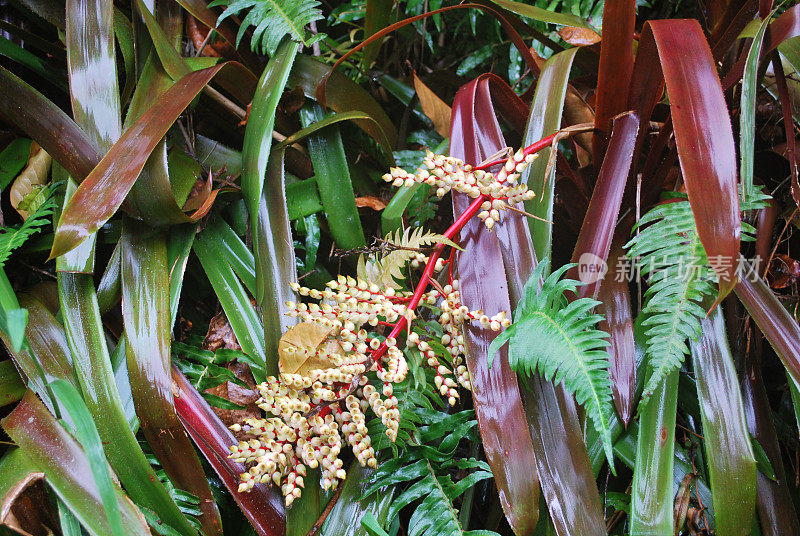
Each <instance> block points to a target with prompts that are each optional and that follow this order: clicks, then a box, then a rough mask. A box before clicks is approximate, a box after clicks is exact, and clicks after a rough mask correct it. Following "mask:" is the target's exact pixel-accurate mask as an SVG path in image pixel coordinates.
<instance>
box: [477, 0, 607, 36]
mask: <svg viewBox="0 0 800 536" xmlns="http://www.w3.org/2000/svg"><path fill="white" fill-rule="evenodd" d="M492 2H494V3H495V4H497V5H498V6H500V7H502V8H504V9H507V10H509V11H511V12H513V13H516V14H517V15H521V16H523V17H527V18H529V19H533V20H537V21H539V22H547V23H550V24H560V25H563V26H575V27H577V28H588V29H590V30H594V31H595V32H597V33H598V34H599V33H600V32H599V31H597V30H596V29H595V28H594V27H592V25H591V24H589V23H588V22H586V21H585V20H583V19H582V18H581V17H578V16H576V15H571V14H568V13H559V12H556V11H550V10H548V9H543V8H541V7H536V6H532V5H530V4H524V3H522V2H514V1H513V0H492Z"/></svg>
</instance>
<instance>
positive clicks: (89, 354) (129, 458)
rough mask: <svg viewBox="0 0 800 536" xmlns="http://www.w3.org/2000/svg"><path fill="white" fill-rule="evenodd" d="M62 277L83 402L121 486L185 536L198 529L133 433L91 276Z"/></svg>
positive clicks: (62, 294) (64, 307)
mask: <svg viewBox="0 0 800 536" xmlns="http://www.w3.org/2000/svg"><path fill="white" fill-rule="evenodd" d="M72 275H73V274H64V273H62V274H59V280H58V285H59V299H60V301H61V311H62V314H63V315H64V323H65V325H66V327H67V340H68V341H69V347H70V349H71V350H72V355H73V359H74V366H75V375H76V376H77V378H78V382H79V384H80V386H81V391H82V392H83V396H84V400H85V401H86V405H87V407H88V408H89V411H90V412H91V413H92V417H94V420H95V424H96V425H97V430H98V432H99V433H100V437H101V438H102V439H103V442H104V443H103V444H104V445H105V447H106V456H107V457H108V460H109V463H110V464H111V467H112V468H113V469H114V472H116V473H117V476H119V479H120V482H121V483H122V485H123V486H125V489H126V490H127V492H128V493H129V494H130V496H131V497H132V498H133V500H134V501H136V502H137V503H138V504H140V505H142V506H146V507H147V508H149V509H150V510H153V511H154V512H155V513H156V514H157V515H159V516H160V517H161V518H162V519H163V520H164V522H165V523H167V524H168V525H170V526H171V527H172V528H174V529H175V530H177V531H179V532H180V533H181V534H184V535H194V534H196V532H197V531H196V530H195V529H194V527H193V526H192V525H191V524H190V523H189V521H188V520H187V519H186V518H185V517H184V515H183V514H182V513H181V512H180V510H178V506H177V505H176V504H175V502H174V501H173V500H172V498H171V497H170V496H169V493H167V490H166V489H165V488H164V486H163V485H162V484H161V482H159V480H158V478H157V477H156V474H155V471H153V468H152V467H151V465H150V463H149V462H148V461H147V459H146V458H145V456H144V453H143V452H142V449H141V447H139V443H138V441H137V440H136V437H135V436H134V434H133V432H132V431H131V429H130V427H129V424H128V419H127V417H126V414H125V410H124V408H123V405H122V400H121V398H120V393H119V390H118V389H117V385H116V383H115V381H114V371H113V369H112V368H111V357H110V356H109V354H108V348H107V346H106V341H105V334H104V332H103V323H102V320H101V319H100V309H99V307H98V305H97V295H96V294H95V289H94V282H93V281H92V278H91V277H90V276H81V277H69V276H72Z"/></svg>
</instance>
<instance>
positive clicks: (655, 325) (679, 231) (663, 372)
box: [625, 191, 769, 405]
mask: <svg viewBox="0 0 800 536" xmlns="http://www.w3.org/2000/svg"><path fill="white" fill-rule="evenodd" d="M766 199H769V196H766V195H764V194H763V193H762V192H760V191H758V192H757V193H756V195H755V196H754V197H753V199H751V200H750V201H748V202H747V203H745V202H742V205H741V208H742V210H753V209H757V208H761V207H763V206H764V204H765V200H766ZM633 231H634V232H637V231H638V234H637V235H636V236H634V237H633V239H631V241H630V242H628V244H626V245H625V248H626V249H627V250H628V256H629V257H630V258H631V259H633V260H634V262H635V263H636V265H637V267H638V268H639V271H640V273H641V274H642V275H643V276H645V277H647V279H648V283H649V284H650V287H649V288H648V289H647V292H645V300H646V303H645V306H644V308H643V309H642V311H641V312H640V313H639V314H640V315H643V316H642V318H643V320H642V325H643V326H644V327H645V328H646V332H645V335H646V337H647V342H646V351H645V358H646V359H647V360H648V364H649V371H650V372H649V377H648V379H647V382H646V383H645V387H644V391H643V394H642V401H641V403H640V404H641V405H644V404H645V403H646V402H647V400H648V399H649V397H650V395H651V394H652V393H653V391H654V390H655V389H656V388H657V387H658V385H659V384H660V383H661V381H663V379H664V378H665V377H666V376H667V374H669V373H670V372H671V371H673V370H676V369H678V368H680V367H681V364H682V363H683V360H684V357H685V356H686V355H687V354H688V353H689V346H688V344H687V339H689V340H692V341H694V340H697V337H698V336H699V335H700V321H701V320H702V319H703V318H704V317H705V316H706V310H705V309H704V308H703V306H702V304H703V302H704V301H705V300H713V298H715V297H716V294H717V288H716V283H717V276H716V274H715V272H714V270H713V269H712V268H711V266H710V265H709V261H708V257H707V256H706V252H705V249H704V248H703V244H702V243H701V242H700V238H699V236H698V234H697V227H696V224H695V221H694V216H693V215H692V209H691V206H690V205H689V201H688V200H687V198H686V196H685V195H683V194H675V201H673V202H671V203H667V204H663V205H659V206H657V207H655V208H654V209H652V210H651V211H650V212H648V213H647V214H645V215H644V216H643V217H642V218H641V219H640V220H639V222H638V223H637V224H636V226H635V227H634V229H633ZM753 232H754V230H753V228H752V227H751V226H750V225H748V224H746V223H743V224H742V240H745V241H746V240H750V239H751V237H752V234H753Z"/></svg>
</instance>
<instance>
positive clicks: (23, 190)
mask: <svg viewBox="0 0 800 536" xmlns="http://www.w3.org/2000/svg"><path fill="white" fill-rule="evenodd" d="M52 163H53V159H52V157H51V156H50V155H49V154H47V153H46V152H45V150H44V149H42V148H41V147H39V146H38V145H37V144H36V143H32V144H31V155H30V157H28V165H26V166H25V169H23V170H22V171H21V172H20V174H19V175H17V178H16V179H14V183H13V184H12V185H11V188H10V190H9V192H8V197H9V201H11V206H12V207H13V208H14V210H16V211H17V212H19V215H20V216H21V217H22V219H23V220H27V219H28V216H30V214H29V213H28V211H26V210H22V209H20V208H18V207H19V204H20V203H21V202H22V200H23V199H25V197H26V196H27V195H28V194H30V193H33V192H34V189H35V188H39V187H42V186H44V185H46V184H47V182H48V181H47V175H48V173H49V172H50V166H51V165H52Z"/></svg>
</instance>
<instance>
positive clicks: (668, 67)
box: [629, 19, 741, 300]
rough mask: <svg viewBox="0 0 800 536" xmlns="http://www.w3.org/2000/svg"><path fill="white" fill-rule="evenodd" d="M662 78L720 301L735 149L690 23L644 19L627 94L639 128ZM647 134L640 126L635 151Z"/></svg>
mask: <svg viewBox="0 0 800 536" xmlns="http://www.w3.org/2000/svg"><path fill="white" fill-rule="evenodd" d="M664 83H666V87H667V91H668V92H669V100H670V110H671V114H672V122H673V125H674V128H675V142H676V145H677V148H678V156H679V159H680V166H681V171H682V174H683V181H684V183H685V184H686V191H687V193H688V194H689V203H690V204H691V207H692V213H693V214H694V219H695V221H696V222H697V232H698V235H699V236H700V241H701V242H702V244H703V246H704V247H705V250H706V253H707V254H708V257H709V259H714V262H713V263H712V267H713V268H714V270H715V272H716V273H717V275H718V276H719V279H720V283H719V300H721V299H722V298H724V297H725V296H727V295H728V293H729V292H730V291H731V290H733V287H734V286H735V285H736V262H737V258H738V254H739V241H740V235H741V217H740V214H739V195H738V190H737V183H736V171H737V164H736V146H735V145H734V141H733V130H732V127H731V120H730V115H729V113H728V108H727V105H726V103H725V96H724V95H723V93H722V86H721V84H720V81H719V76H718V75H717V66H716V63H715V62H714V58H713V57H712V56H711V50H710V48H709V46H708V42H707V41H706V38H705V35H704V33H703V30H702V28H701V27H700V24H699V23H698V22H697V21H696V20H689V19H686V20H656V21H650V22H648V23H647V24H645V27H644V30H643V32H642V39H641V41H640V45H639V50H638V53H637V57H636V64H635V65H634V70H633V78H632V82H631V84H632V87H631V94H630V99H629V105H630V107H631V108H632V109H634V110H636V111H637V112H638V114H639V117H640V119H641V122H642V123H641V124H642V125H647V124H648V121H649V120H650V116H651V114H652V111H653V108H654V106H655V104H656V102H657V101H658V99H660V98H661V94H662V90H663V87H664ZM698 88H703V90H702V91H699V90H698ZM646 131H647V129H646V128H640V131H639V140H638V142H637V152H638V148H639V147H641V143H642V142H643V140H644V135H645V134H646Z"/></svg>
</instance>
